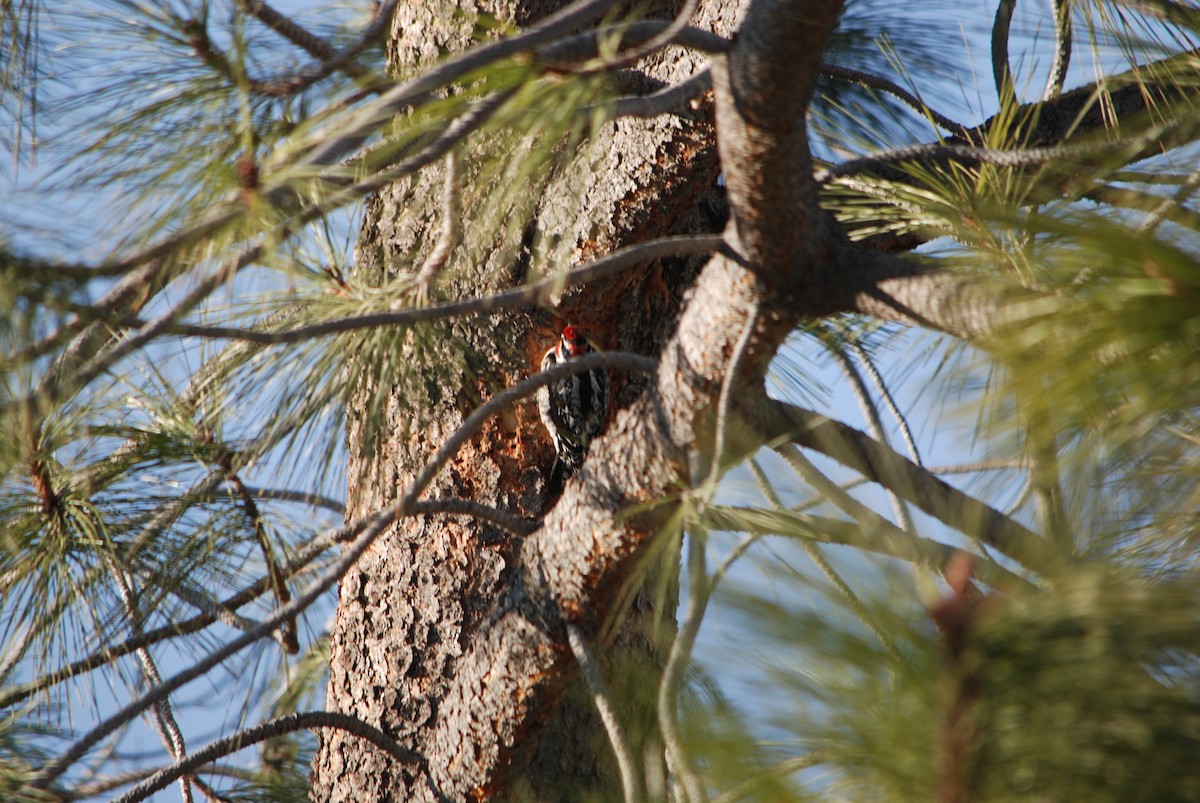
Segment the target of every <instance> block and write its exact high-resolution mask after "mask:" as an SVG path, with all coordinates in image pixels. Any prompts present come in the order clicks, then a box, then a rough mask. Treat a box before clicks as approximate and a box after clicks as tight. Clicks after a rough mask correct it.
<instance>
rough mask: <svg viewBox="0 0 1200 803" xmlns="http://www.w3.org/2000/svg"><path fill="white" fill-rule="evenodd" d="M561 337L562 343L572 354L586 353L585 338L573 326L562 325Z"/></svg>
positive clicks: (586, 343)
mask: <svg viewBox="0 0 1200 803" xmlns="http://www.w3.org/2000/svg"><path fill="white" fill-rule="evenodd" d="M562 339H563V344H564V345H565V346H566V347H567V349H568V350H569V351H570V352H571V355H572V356H577V355H580V354H587V352H588V342H587V338H585V337H584V336H583V332H580V331H579V330H578V329H576V328H575V327H574V326H571V325H570V324H568V325H567V326H564V327H563V331H562Z"/></svg>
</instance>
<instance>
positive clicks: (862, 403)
mask: <svg viewBox="0 0 1200 803" xmlns="http://www.w3.org/2000/svg"><path fill="white" fill-rule="evenodd" d="M826 348H828V349H829V352H830V354H832V355H833V359H834V361H835V362H837V364H838V365H839V366H840V367H841V369H842V373H843V374H844V375H845V377H846V379H847V380H848V381H849V383H850V391H851V392H852V393H853V394H854V399H855V401H856V402H858V409H859V410H860V411H861V412H862V415H863V418H864V419H865V420H866V422H867V430H868V431H869V432H870V434H871V436H872V437H874V438H875V440H877V441H879V442H880V443H882V444H883V445H884V446H887V447H888V448H891V444H890V443H889V442H888V436H887V430H885V429H884V428H883V419H882V418H881V417H880V415H879V407H878V406H876V404H875V400H874V399H873V398H871V393H870V391H869V390H867V385H866V383H865V382H863V378H862V375H861V374H859V372H858V368H857V367H856V366H855V365H854V363H853V362H851V361H850V358H849V357H847V356H846V352H844V351H842V347H841V346H840V345H838V344H837V343H827V344H826ZM884 490H885V492H886V493H887V497H888V501H890V502H891V504H892V511H893V512H894V513H895V514H896V521H898V522H899V523H900V527H901V528H902V529H903V530H905V531H907V532H910V533H915V532H916V531H917V530H916V527H915V526H914V525H913V520H912V514H911V513H910V512H909V510H908V506H907V505H905V504H904V500H903V499H901V498H900V497H899V496H898V495H897V494H896V492H895V491H893V490H891V489H890V488H885V489H884Z"/></svg>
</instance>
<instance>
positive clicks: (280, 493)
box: [246, 486, 346, 514]
mask: <svg viewBox="0 0 1200 803" xmlns="http://www.w3.org/2000/svg"><path fill="white" fill-rule="evenodd" d="M246 490H247V491H248V492H249V493H250V495H251V496H253V497H254V498H255V499H271V500H274V501H278V502H296V503H298V504H303V505H312V506H313V507H321V508H325V509H326V510H328V511H330V512H332V513H338V514H344V513H345V512H346V506H345V505H343V504H342V503H341V502H339V501H338V500H336V499H332V498H330V497H328V496H322V495H321V494H317V493H310V492H309V491H289V490H284V489H280V488H255V487H251V486H247V487H246Z"/></svg>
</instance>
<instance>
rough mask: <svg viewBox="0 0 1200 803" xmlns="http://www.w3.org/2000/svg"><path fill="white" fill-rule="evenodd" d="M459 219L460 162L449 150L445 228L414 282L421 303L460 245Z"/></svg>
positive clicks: (444, 186) (444, 196) (444, 188)
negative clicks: (455, 247) (456, 246)
mask: <svg viewBox="0 0 1200 803" xmlns="http://www.w3.org/2000/svg"><path fill="white" fill-rule="evenodd" d="M458 216H459V202H458V159H457V158H456V157H455V155H454V151H450V152H449V153H447V154H446V175H445V176H444V177H443V179H442V227H441V230H440V231H439V232H438V237H437V242H435V243H434V245H433V250H432V251H431V252H430V254H429V256H428V258H426V260H425V264H423V265H422V266H421V270H420V271H418V272H417V276H416V278H415V279H413V286H414V289H415V291H416V295H417V299H418V301H419V302H420V303H421V304H424V303H425V302H426V301H427V300H428V299H429V297H430V293H431V292H432V290H433V283H434V282H436V281H437V277H438V276H439V275H440V274H441V272H442V269H443V268H445V267H446V263H447V262H449V261H450V254H451V253H453V251H454V246H455V245H456V244H457V242H458V228H459V220H458Z"/></svg>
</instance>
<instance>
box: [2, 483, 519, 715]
mask: <svg viewBox="0 0 1200 803" xmlns="http://www.w3.org/2000/svg"><path fill="white" fill-rule="evenodd" d="M218 479H219V478H218ZM436 514H444V515H452V516H456V515H461V516H473V517H475V518H478V519H481V520H483V521H488V522H491V523H492V524H495V525H497V526H498V527H501V528H503V529H506V530H508V531H509V532H511V533H513V534H514V535H518V536H525V535H529V534H531V533H532V532H534V531H535V530H536V529H537V528H538V527H539V526H540V523H539V522H535V521H527V520H525V519H521V518H519V517H517V516H514V515H512V514H509V513H505V512H503V511H499V510H496V509H495V508H490V507H487V506H486V505H483V504H480V503H478V502H474V501H471V500H465V499H435V500H430V501H424V502H417V503H416V504H415V505H413V511H412V515H414V516H418V515H420V516H429V515H436ZM353 532H357V530H353V529H352V528H340V527H339V528H337V529H334V530H330V531H327V532H325V533H322V534H320V535H318V536H316V537H314V538H313V539H311V540H310V541H309V542H307V543H306V544H304V545H302V546H301V547H300V548H299V549H298V550H297V552H296V556H295V557H294V558H293V559H292V560H291V561H289V562H288V564H287V566H286V567H284V573H285V574H286V576H288V577H295V576H296V575H297V574H299V573H300V572H301V571H302V570H304V569H305V568H307V567H308V566H309V564H311V563H312V561H313V560H314V559H316V558H317V557H318V556H319V555H321V554H322V553H324V552H326V551H327V550H328V549H330V548H331V547H333V546H334V545H336V544H337V543H341V542H345V541H349V540H352V538H353V535H352V533H353ZM270 587H271V581H270V578H269V577H267V576H266V575H264V576H263V577H261V578H259V579H258V580H257V581H255V582H253V583H251V584H250V585H248V586H246V587H244V588H243V589H242V590H240V591H237V592H235V593H233V594H231V595H229V596H228V597H226V598H225V599H222V600H216V599H209V598H206V597H204V596H203V595H200V594H197V593H194V592H192V591H189V590H187V589H185V588H180V589H175V590H174V592H173V593H174V594H175V595H176V596H177V597H179V598H180V599H181V600H183V601H184V602H186V603H188V604H189V605H192V606H194V607H196V608H197V609H198V610H201V611H203V613H201V614H200V615H199V616H194V617H192V618H191V619H187V620H185V621H182V622H172V623H169V624H166V625H164V626H162V627H159V628H156V629H154V630H149V631H146V633H145V634H144V635H143V636H140V637H134V638H130V639H126V640H125V641H124V642H122V643H121V644H118V645H115V646H113V647H105V648H103V649H100V650H97V651H96V652H94V653H92V654H91V655H89V656H87V657H86V658H82V659H80V660H78V661H76V662H74V663H72V664H69V665H68V666H66V667H63V668H62V669H59V670H56V671H54V672H51V673H50V674H48V675H45V676H43V677H42V678H39V679H38V680H36V681H31V682H30V683H28V684H25V685H23V686H21V687H19V688H16V689H12V690H10V691H9V692H8V694H7V695H5V696H3V697H0V710H3V709H4V708H8V707H9V706H12V705H15V704H16V703H19V702H21V701H22V700H24V699H27V698H28V697H30V696H31V695H33V694H36V693H37V692H39V691H41V690H43V689H46V688H49V687H50V686H54V685H56V684H58V683H62V682H63V681H66V680H70V679H71V678H73V677H76V676H78V675H81V674H83V673H85V672H90V671H92V670H94V669H97V668H99V667H101V666H104V665H106V664H109V663H111V662H112V661H115V660H116V659H118V658H121V657H122V656H125V655H129V654H130V653H132V652H133V651H135V650H136V649H138V648H139V647H142V646H146V645H149V644H154V643H157V642H159V641H165V640H167V639H171V638H176V637H178V636H185V635H189V634H191V633H195V632H197V631H199V630H202V629H204V628H205V627H208V626H209V625H211V624H212V623H213V622H216V621H220V622H223V623H224V624H226V625H228V626H230V627H231V628H233V629H236V630H243V631H248V630H250V629H251V628H253V627H256V626H258V625H259V624H261V623H260V622H257V621H255V620H252V619H248V618H246V617H243V616H238V615H237V614H236V613H234V611H236V610H237V609H238V608H240V607H241V606H243V605H245V604H247V603H248V602H250V601H252V600H253V599H255V598H256V597H259V596H261V595H262V594H264V593H265V592H267V591H268V590H269V589H270Z"/></svg>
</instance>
